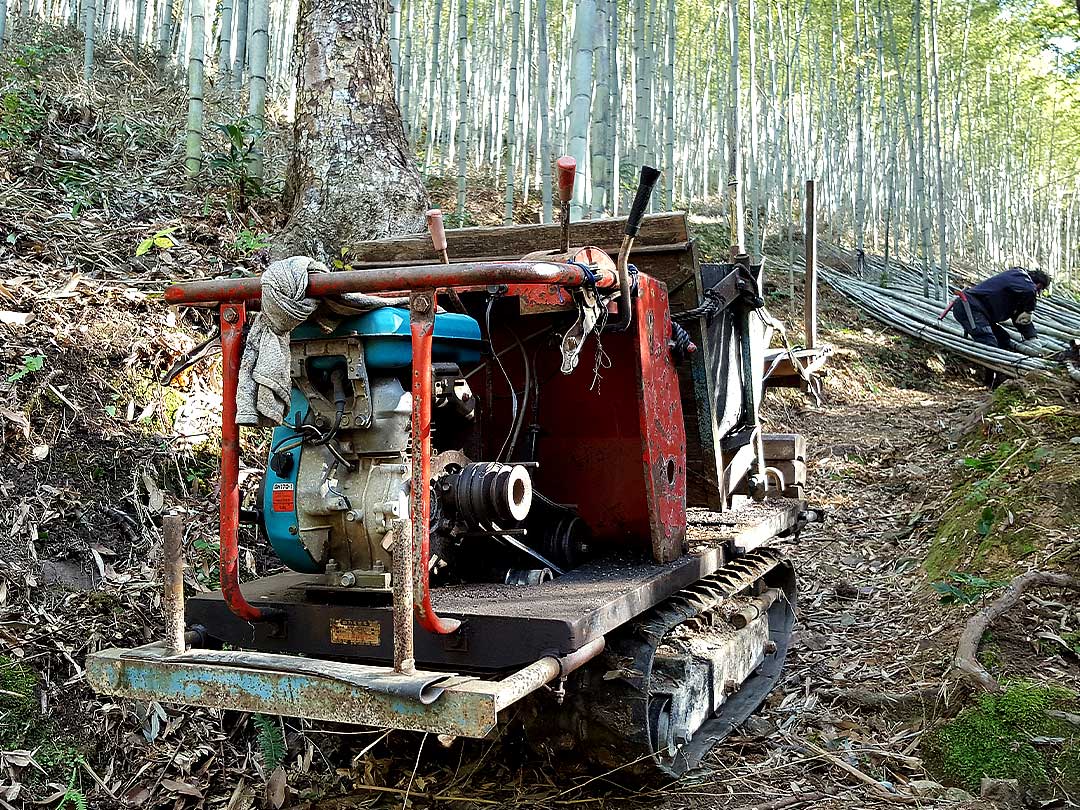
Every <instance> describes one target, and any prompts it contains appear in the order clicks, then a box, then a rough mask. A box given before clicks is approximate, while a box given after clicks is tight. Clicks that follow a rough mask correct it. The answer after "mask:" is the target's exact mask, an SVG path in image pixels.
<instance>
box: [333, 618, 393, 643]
mask: <svg viewBox="0 0 1080 810" xmlns="http://www.w3.org/2000/svg"><path fill="white" fill-rule="evenodd" d="M381 638H382V630H381V628H380V626H379V623H378V622H377V621H371V620H362V619H334V620H333V621H331V622H330V643H331V644H361V645H363V646H365V647H378V646H379V642H380V640H381Z"/></svg>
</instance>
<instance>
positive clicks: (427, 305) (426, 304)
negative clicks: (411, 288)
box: [412, 295, 431, 312]
mask: <svg viewBox="0 0 1080 810" xmlns="http://www.w3.org/2000/svg"><path fill="white" fill-rule="evenodd" d="M412 308H413V309H414V310H415V311H417V312H427V311H428V310H429V309H431V299H430V298H428V297H427V296H426V295H417V296H416V297H414V298H413V300H412Z"/></svg>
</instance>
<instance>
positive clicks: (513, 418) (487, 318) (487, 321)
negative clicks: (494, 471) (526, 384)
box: [484, 295, 518, 461]
mask: <svg viewBox="0 0 1080 810" xmlns="http://www.w3.org/2000/svg"><path fill="white" fill-rule="evenodd" d="M497 297H498V295H492V296H491V297H490V298H488V302H487V309H486V310H485V312H484V325H485V326H486V328H487V334H488V344H489V345H490V346H491V353H492V355H494V358H495V362H496V364H497V365H498V366H499V370H500V371H501V372H502V375H503V377H504V378H505V379H506V385H507V386H508V387H509V388H510V404H511V414H510V430H509V432H508V433H507V434H506V440H505V441H504V442H503V444H502V447H501V448H500V449H499V455H498V456H496V460H497V461H501V460H502V458H503V453H504V452H505V451H506V448H507V446H508V445H509V444H510V437H511V436H512V435H513V433H514V425H516V424H517V417H518V398H517V391H515V390H514V383H513V382H511V380H510V375H509V374H507V372H506V367H505V366H504V365H503V362H502V358H501V357H499V354H500V352H497V351H495V341H494V340H492V337H493V336H492V334H491V309H492V307H494V306H495V299H496V298H497Z"/></svg>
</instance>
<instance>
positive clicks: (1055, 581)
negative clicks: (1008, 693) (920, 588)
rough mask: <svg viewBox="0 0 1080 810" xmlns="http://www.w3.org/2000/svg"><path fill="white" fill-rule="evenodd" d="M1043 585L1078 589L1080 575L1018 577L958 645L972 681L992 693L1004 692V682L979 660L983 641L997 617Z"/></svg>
mask: <svg viewBox="0 0 1080 810" xmlns="http://www.w3.org/2000/svg"><path fill="white" fill-rule="evenodd" d="M1039 587H1051V588H1068V589H1070V590H1074V591H1077V590H1080V578H1077V577H1073V576H1069V575H1068V574H1057V573H1052V572H1050V571H1028V572H1027V573H1026V574H1021V575H1020V576H1018V577H1017V578H1016V579H1014V580H1013V581H1012V582H1011V583H1010V584H1009V587H1008V589H1007V590H1006V591H1005V593H1004V594H1002V595H1001V596H1000V597H999V598H998V599H996V600H995V601H994V602H992V603H990V604H989V605H987V606H986V607H984V608H983V609H982V610H980V611H979V612H978V613H976V614H975V615H974V616H972V617H971V619H970V620H969V621H968V623H967V626H966V627H965V628H964V632H963V634H962V635H961V636H960V643H959V644H957V645H956V658H955V659H954V662H953V663H954V664H955V666H956V668H957V669H958V670H960V672H961V674H962V675H963V676H964V677H965V678H966V679H967V680H968V681H970V682H971V683H972V684H974V685H976V686H979V687H982V688H983V689H985V690H987V691H988V692H1000V691H1001V684H999V683H998V682H997V680H995V679H994V677H993V676H992V675H991V674H990V673H989V672H987V671H986V668H985V667H983V665H982V664H980V663H979V662H978V660H977V659H976V655H977V654H978V652H979V642H980V641H981V640H982V637H983V634H984V633H985V632H986V630H987V628H989V627H990V623H991V622H993V621H994V619H996V618H998V617H999V616H1002V615H1003V614H1005V613H1006V612H1007V611H1008V610H1009V609H1010V608H1012V607H1013V606H1014V605H1016V603H1017V602H1019V601H1020V600H1021V599H1022V598H1023V596H1024V594H1025V593H1027V592H1028V591H1030V590H1032V589H1033V588H1039Z"/></svg>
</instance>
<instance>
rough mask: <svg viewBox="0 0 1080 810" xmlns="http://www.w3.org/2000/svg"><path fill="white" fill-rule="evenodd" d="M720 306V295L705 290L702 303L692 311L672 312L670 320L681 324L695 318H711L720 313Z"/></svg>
mask: <svg viewBox="0 0 1080 810" xmlns="http://www.w3.org/2000/svg"><path fill="white" fill-rule="evenodd" d="M722 306H723V302H722V301H721V299H720V294H719V293H718V292H717V291H716V290H706V291H705V300H704V301H702V302H701V303H700V304H699V305H698V306H696V307H694V308H693V309H687V310H683V311H682V312H672V313H671V320H672V321H677V322H679V323H683V322H685V321H692V320H695V319H697V318H711V317H713V316H714V315H715V314H716V313H717V312H719V311H720V309H721V307H722Z"/></svg>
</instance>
